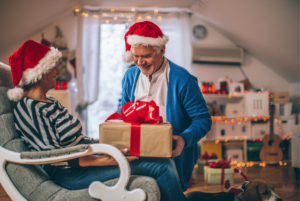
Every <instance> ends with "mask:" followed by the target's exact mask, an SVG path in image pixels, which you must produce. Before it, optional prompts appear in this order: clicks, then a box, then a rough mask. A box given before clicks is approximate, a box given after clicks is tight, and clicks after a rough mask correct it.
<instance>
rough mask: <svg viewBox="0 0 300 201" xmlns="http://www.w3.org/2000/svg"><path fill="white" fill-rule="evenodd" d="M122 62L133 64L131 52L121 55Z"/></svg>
mask: <svg viewBox="0 0 300 201" xmlns="http://www.w3.org/2000/svg"><path fill="white" fill-rule="evenodd" d="M123 61H124V62H126V63H132V62H133V54H132V52H131V51H126V52H124V54H123Z"/></svg>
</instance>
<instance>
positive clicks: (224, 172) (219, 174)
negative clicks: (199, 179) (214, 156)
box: [206, 160, 234, 185]
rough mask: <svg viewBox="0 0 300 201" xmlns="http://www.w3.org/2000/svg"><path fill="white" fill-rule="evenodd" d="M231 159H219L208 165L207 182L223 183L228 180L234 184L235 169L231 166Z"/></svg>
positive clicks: (210, 183)
mask: <svg viewBox="0 0 300 201" xmlns="http://www.w3.org/2000/svg"><path fill="white" fill-rule="evenodd" d="M230 163H231V160H229V161H218V162H217V163H210V164H209V165H208V166H206V174H207V184H209V185H223V184H224V182H225V181H226V180H229V182H230V183H231V184H234V170H233V169H232V168H231V165H230Z"/></svg>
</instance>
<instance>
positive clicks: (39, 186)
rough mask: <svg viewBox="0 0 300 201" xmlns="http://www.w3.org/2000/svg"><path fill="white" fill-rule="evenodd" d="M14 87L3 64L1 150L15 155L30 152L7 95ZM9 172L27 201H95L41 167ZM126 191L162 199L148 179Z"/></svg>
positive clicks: (11, 167)
mask: <svg viewBox="0 0 300 201" xmlns="http://www.w3.org/2000/svg"><path fill="white" fill-rule="evenodd" d="M13 87H14V86H13V84H12V79H11V73H10V69H9V68H7V67H5V66H2V65H1V64H0V146H2V147H4V148H6V149H8V150H11V151H15V152H28V151H29V150H28V149H27V148H26V146H25V144H24V143H23V142H22V140H21V138H20V135H19V133H18V132H17V131H16V129H15V126H14V117H13V108H14V105H15V103H14V102H11V101H9V99H8V98H7V95H6V93H7V90H8V89H10V88H13ZM32 156H33V155H32ZM29 157H30V155H29ZM6 171H7V173H8V176H9V177H10V179H11V181H12V182H13V184H14V185H15V186H16V188H17V189H18V190H19V192H20V193H21V194H22V195H23V196H24V197H25V198H26V199H28V200H38V201H40V200H53V201H58V200H64V201H65V200H78V201H79V200H80V201H81V200H95V199H93V198H91V197H90V196H89V194H88V190H87V189H83V190H73V191H70V190H67V189H64V188H62V187H60V186H58V185H56V184H55V183H54V182H53V181H52V180H50V178H49V176H48V175H47V173H46V172H45V171H44V169H43V168H42V167H41V166H39V165H19V164H14V163H7V165H6ZM117 181H118V179H114V180H110V181H107V182H105V184H107V185H114V184H115V183H116V182H117ZM127 188H128V189H129V190H132V189H135V188H142V189H143V190H144V191H145V192H146V194H147V200H148V201H157V200H159V198H160V191H159V188H158V186H157V183H156V181H155V180H154V179H152V178H149V177H141V176H132V177H131V178H130V181H129V183H128V186H127Z"/></svg>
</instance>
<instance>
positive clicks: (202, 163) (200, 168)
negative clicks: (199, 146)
mask: <svg viewBox="0 0 300 201" xmlns="http://www.w3.org/2000/svg"><path fill="white" fill-rule="evenodd" d="M219 160H221V159H200V158H199V159H198V161H197V165H198V171H197V173H199V174H202V173H204V172H205V171H204V167H205V164H207V163H213V162H218V161H219Z"/></svg>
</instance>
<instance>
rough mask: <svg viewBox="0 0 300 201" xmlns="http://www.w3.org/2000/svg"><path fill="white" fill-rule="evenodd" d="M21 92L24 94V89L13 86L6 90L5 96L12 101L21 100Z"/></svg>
mask: <svg viewBox="0 0 300 201" xmlns="http://www.w3.org/2000/svg"><path fill="white" fill-rule="evenodd" d="M23 94H24V90H23V89H22V88H20V87H15V88H13V89H10V90H8V91H7V96H8V98H9V99H10V100H12V101H18V100H21V98H22V97H23Z"/></svg>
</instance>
